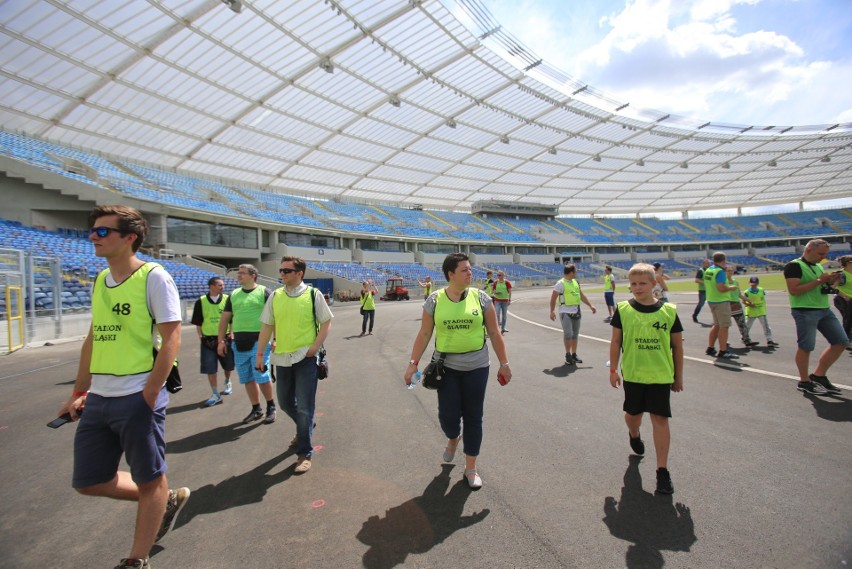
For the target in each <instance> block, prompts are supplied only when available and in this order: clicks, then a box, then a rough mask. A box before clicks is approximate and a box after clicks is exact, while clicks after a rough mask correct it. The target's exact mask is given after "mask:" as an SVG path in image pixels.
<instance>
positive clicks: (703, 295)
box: [692, 290, 707, 320]
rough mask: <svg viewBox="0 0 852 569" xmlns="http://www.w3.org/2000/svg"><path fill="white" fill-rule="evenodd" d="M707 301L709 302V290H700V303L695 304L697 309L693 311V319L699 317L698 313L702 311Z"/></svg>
mask: <svg viewBox="0 0 852 569" xmlns="http://www.w3.org/2000/svg"><path fill="white" fill-rule="evenodd" d="M705 302H707V291H703V290H699V291H698V304H697V305H696V306H695V310H693V311H692V319H693V320H695V319H697V318H698V313H699V312H701V309H702V308H703V307H704V303H705Z"/></svg>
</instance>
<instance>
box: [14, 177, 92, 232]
mask: <svg viewBox="0 0 852 569" xmlns="http://www.w3.org/2000/svg"><path fill="white" fill-rule="evenodd" d="M0 200H2V203H3V207H2V210H0V211H2V213H0V217H3V218H4V219H9V220H12V221H20V222H21V223H22V224H24V225H29V226H32V227H44V228H46V229H49V230H51V231H56V230H57V229H58V228H60V227H78V228H80V229H84V228H86V227H87V225H88V219H87V218H88V215H89V212H90V211H91V210H92V208H93V207H95V202H81V201H80V200H78V199H77V198H76V197H72V196H63V195H62V194H60V193H59V192H57V191H56V190H48V189H45V188H44V187H43V186H41V185H39V184H30V183H28V182H26V181H24V180H22V179H20V178H10V177H9V176H7V175H6V174H5V173H0Z"/></svg>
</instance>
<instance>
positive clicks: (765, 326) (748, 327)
mask: <svg viewBox="0 0 852 569" xmlns="http://www.w3.org/2000/svg"><path fill="white" fill-rule="evenodd" d="M755 320H760V325H761V326H763V334H764V335H765V336H766V341H767V342H771V341H772V328H770V327H769V321H768V320H767V319H766V316H755V317H754V318H746V331H747V332H749V337H751V334H750V333H751V327H752V326H754V321H755Z"/></svg>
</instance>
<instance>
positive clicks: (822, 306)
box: [784, 239, 849, 395]
mask: <svg viewBox="0 0 852 569" xmlns="http://www.w3.org/2000/svg"><path fill="white" fill-rule="evenodd" d="M828 249H829V244H828V242H827V241H824V240H823V239H812V240H811V241H808V244H807V245H805V251H804V252H803V253H802V256H801V257H800V258H798V259H793V260H792V261H790V262H789V263H787V265H785V267H784V279H785V280H786V281H787V292H788V293H789V297H790V308H791V312H792V314H793V321H795V323H796V336H797V343H798V349H797V350H796V368H797V369H798V371H799V385H798V386H797V387H796V388H797V389H798V390H799V391H802V392H804V393H810V394H811V395H830V394H834V393H840V389H839V388H838V387H837V386H835V385H834V384H833V383H831V382H830V381H829V380H828V377H826V374H827V373H828V368H830V367H831V365H832V364H833V363H834V362H836V361H837V358H839V357H840V355H841V354H842V353H843V350H844V349H846V345H847V344H849V338H848V337H847V336H846V332H844V331H843V326H841V324H840V322H839V321H838V320H837V317H836V316H835V315H834V313H833V312H832V311H831V308H829V302H828V294H829V289H830V288H831V287H832V286H834V285H836V284H838V282H839V281H840V276H841V273H840V272H837V273H826V272H825V271H824V270H823V268H822V265H821V264H820V262H821V261H823V260H824V259H825V258H826V256H827V255H828ZM817 330H819V332H820V334H822V335H823V336H824V337H825V339H826V340H828V344H829V345H828V347H827V348H826V349H825V350H823V352H822V354H821V355H820V357H819V362H817V366H816V369H814V372H813V373H811V374H808V364H809V361H810V357H811V352H813V351H814V349H815V348H816V333H817Z"/></svg>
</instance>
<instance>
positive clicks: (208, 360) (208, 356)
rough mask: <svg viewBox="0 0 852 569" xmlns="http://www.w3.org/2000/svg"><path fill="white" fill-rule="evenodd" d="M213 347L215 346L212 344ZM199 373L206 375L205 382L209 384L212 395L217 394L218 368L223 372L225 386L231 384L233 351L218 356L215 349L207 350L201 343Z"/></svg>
mask: <svg viewBox="0 0 852 569" xmlns="http://www.w3.org/2000/svg"><path fill="white" fill-rule="evenodd" d="M214 345H215V344H214ZM200 353H201V373H203V374H206V375H207V382H208V383H209V384H210V390H211V391H213V393H214V395H218V394H219V387H218V382H219V377H218V375H219V366H220V365H221V366H222V370H224V372H225V384H226V385H227V384H228V383H230V382H231V372H232V371H233V370H234V351H233V350H228V351H226V352H225V355H224V356H220V355H219V354H218V353H217V352H216V350H215V348H214V349H211V348H209V347H208V346H207V345H206V344H205V343H204V342H203V341H202V342H201V352H200Z"/></svg>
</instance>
